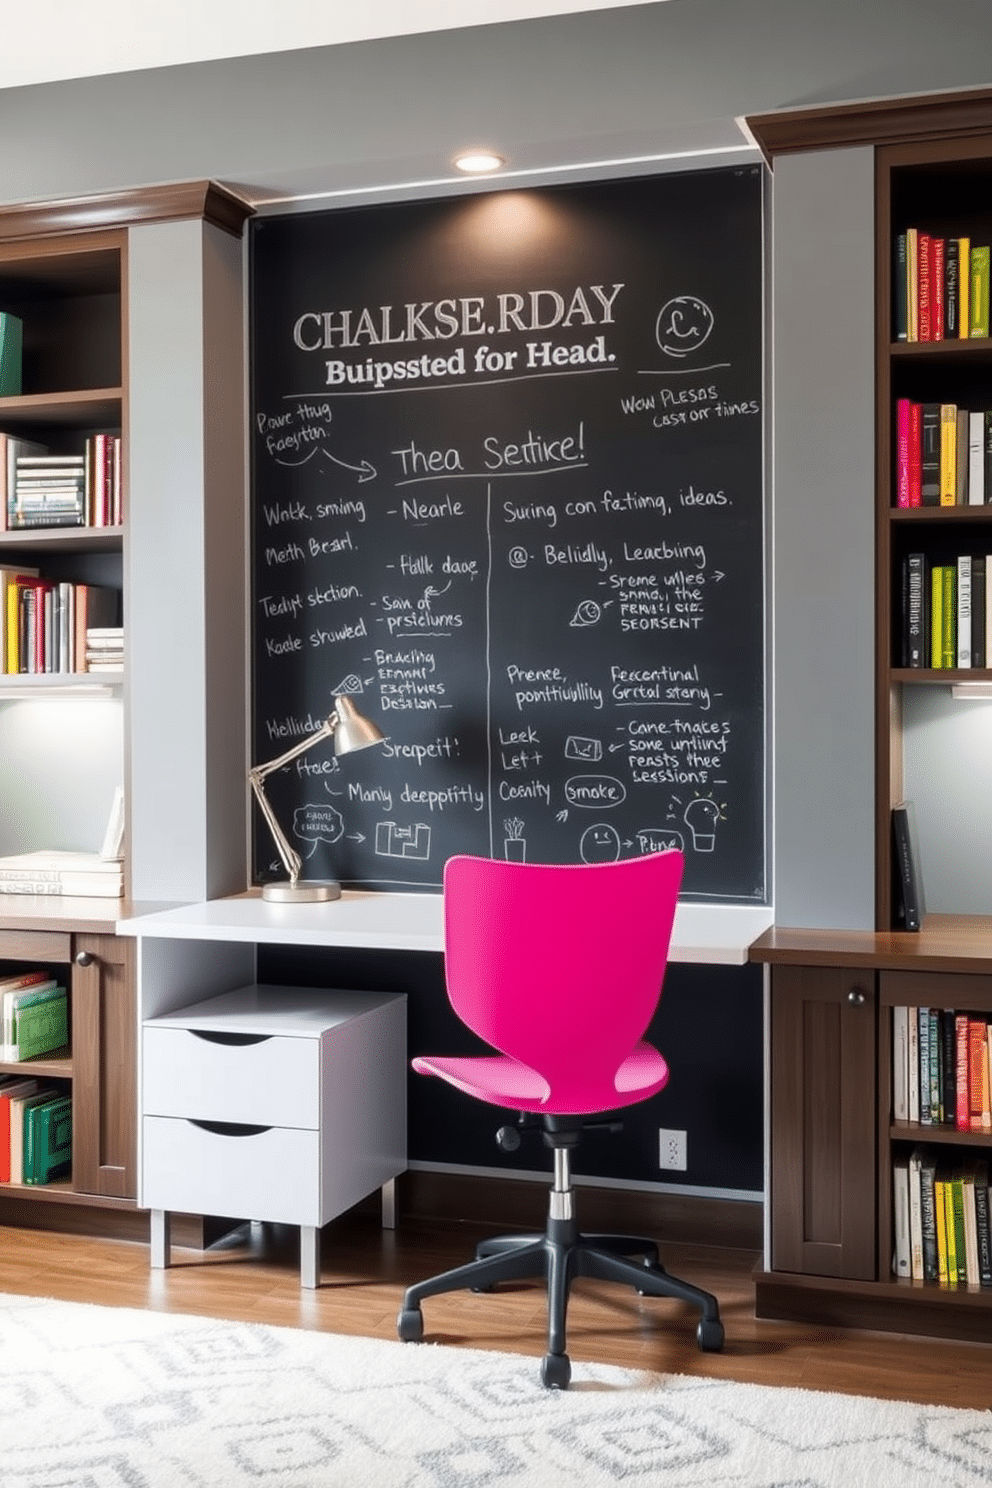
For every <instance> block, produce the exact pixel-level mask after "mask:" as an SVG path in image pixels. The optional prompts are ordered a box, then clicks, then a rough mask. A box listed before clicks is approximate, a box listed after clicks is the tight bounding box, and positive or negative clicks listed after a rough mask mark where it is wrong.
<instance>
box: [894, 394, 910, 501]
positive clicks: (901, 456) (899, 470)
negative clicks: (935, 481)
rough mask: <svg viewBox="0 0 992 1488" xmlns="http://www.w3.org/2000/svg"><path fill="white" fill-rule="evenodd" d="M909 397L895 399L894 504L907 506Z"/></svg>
mask: <svg viewBox="0 0 992 1488" xmlns="http://www.w3.org/2000/svg"><path fill="white" fill-rule="evenodd" d="M909 422H910V411H909V399H908V398H897V399H896V506H909Z"/></svg>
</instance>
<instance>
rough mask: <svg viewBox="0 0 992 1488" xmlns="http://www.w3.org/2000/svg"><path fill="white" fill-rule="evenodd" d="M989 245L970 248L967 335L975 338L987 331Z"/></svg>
mask: <svg viewBox="0 0 992 1488" xmlns="http://www.w3.org/2000/svg"><path fill="white" fill-rule="evenodd" d="M989 257H990V254H989V247H988V245H984V246H979V247H973V248H972V250H971V274H970V280H971V294H970V303H969V310H968V335H969V336H970V337H971V338H972V339H975V338H976V337H977V338H981V337H983V336H987V335H988V333H989Z"/></svg>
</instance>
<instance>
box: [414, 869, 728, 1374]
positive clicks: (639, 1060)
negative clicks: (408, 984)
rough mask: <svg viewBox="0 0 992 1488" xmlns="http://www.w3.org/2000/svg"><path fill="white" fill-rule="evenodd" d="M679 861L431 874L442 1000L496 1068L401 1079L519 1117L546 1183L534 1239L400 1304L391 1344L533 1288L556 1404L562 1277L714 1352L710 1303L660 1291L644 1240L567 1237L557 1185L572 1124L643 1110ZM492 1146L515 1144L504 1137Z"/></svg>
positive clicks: (655, 1085)
mask: <svg viewBox="0 0 992 1488" xmlns="http://www.w3.org/2000/svg"><path fill="white" fill-rule="evenodd" d="M683 862H684V860H683V857H682V854H681V853H680V852H663V853H654V854H651V855H650V856H648V857H643V858H631V859H626V860H624V861H622V862H619V863H603V864H589V865H580V866H563V867H558V866H552V865H543V864H531V863H504V862H498V861H495V860H492V859H488V858H474V857H455V858H451V859H450V860H449V861H448V863H447V864H446V866H445V872H444V922H445V975H446V979H447V987H448V997H449V999H450V1001H451V1005H452V1007H453V1008H454V1010H455V1012H456V1013H457V1014H458V1016H459V1017H460V1018H461V1020H462V1022H463V1023H466V1024H467V1025H468V1027H469V1028H471V1029H472V1030H473V1032H475V1033H477V1034H478V1035H479V1036H480V1037H481V1038H483V1039H485V1040H486V1042H487V1043H488V1044H490V1045H491V1046H492V1047H493V1048H494V1049H497V1050H499V1053H498V1054H486V1055H482V1056H476V1057H470V1058H450V1059H449V1058H444V1057H440V1056H433V1055H428V1056H423V1057H420V1058H417V1059H414V1061H413V1067H414V1069H415V1070H417V1071H418V1072H419V1073H420V1074H425V1075H437V1076H439V1077H440V1078H441V1079H442V1080H446V1081H447V1082H448V1083H449V1084H450V1085H454V1086H455V1087H456V1088H457V1089H458V1090H462V1091H464V1092H465V1093H466V1094H467V1095H471V1096H474V1097H475V1098H476V1099H477V1100H482V1101H487V1102H488V1103H489V1104H490V1105H494V1106H503V1107H506V1108H508V1109H509V1110H512V1111H516V1112H518V1113H520V1119H519V1124H520V1125H532V1124H540V1125H542V1126H543V1138H544V1142H545V1143H546V1145H547V1146H548V1147H550V1148H551V1149H552V1150H553V1152H554V1184H553V1187H552V1189H551V1196H550V1205H549V1211H548V1221H547V1228H546V1230H545V1233H544V1235H540V1236H537V1235H502V1236H499V1237H497V1238H494V1239H491V1240H484V1241H482V1243H481V1244H480V1245H479V1246H478V1247H477V1249H476V1256H475V1260H474V1261H470V1262H469V1263H468V1264H467V1265H464V1266H458V1267H456V1268H455V1269H454V1270H453V1271H445V1272H444V1273H442V1274H441V1275H439V1276H434V1277H431V1278H430V1279H429V1280H427V1281H421V1282H418V1283H416V1284H415V1285H414V1286H411V1287H408V1288H407V1289H406V1292H405V1293H404V1295H403V1302H402V1305H401V1307H400V1312H399V1316H398V1318H397V1322H396V1326H397V1332H398V1333H399V1336H400V1338H401V1339H403V1340H404V1342H419V1341H420V1339H421V1338H423V1334H424V1319H423V1313H422V1312H421V1309H420V1303H421V1300H422V1299H423V1298H424V1297H431V1296H436V1295H437V1294H438V1293H440V1292H452V1291H458V1290H460V1289H461V1288H462V1287H470V1288H472V1289H473V1290H475V1291H486V1290H488V1289H489V1288H490V1287H492V1286H494V1285H495V1284H496V1283H497V1282H501V1281H515V1280H521V1279H523V1278H525V1277H536V1276H544V1277H545V1278H546V1281H547V1288H548V1352H547V1354H546V1355H545V1357H544V1360H543V1363H542V1366H541V1379H542V1381H543V1383H544V1384H545V1385H547V1386H550V1387H552V1388H557V1389H566V1388H567V1386H568V1382H569V1379H570V1378H571V1365H570V1363H569V1359H568V1355H567V1353H566V1352H565V1313H566V1310H567V1307H568V1291H569V1286H570V1284H571V1282H572V1280H573V1278H574V1277H576V1276H593V1277H598V1278H600V1279H601V1280H604V1281H618V1282H626V1283H627V1284H628V1285H630V1286H633V1287H635V1288H636V1289H637V1291H638V1292H640V1293H642V1294H645V1295H647V1296H652V1297H678V1298H681V1299H682V1300H683V1301H685V1302H690V1303H692V1304H693V1305H694V1306H696V1307H698V1308H700V1309H701V1312H702V1317H701V1319H700V1321H699V1324H698V1327H697V1330H696V1337H697V1340H698V1343H699V1347H700V1348H701V1349H705V1350H707V1351H710V1350H719V1349H720V1348H722V1346H723V1324H722V1323H721V1322H720V1312H719V1308H718V1305H717V1301H716V1298H715V1297H712V1296H711V1295H710V1294H709V1293H708V1292H704V1291H701V1290H700V1289H699V1288H698V1287H694V1286H690V1285H689V1283H687V1282H684V1281H679V1280H677V1279H676V1278H675V1277H674V1276H669V1275H668V1273H667V1272H666V1271H665V1269H664V1267H663V1266H662V1265H661V1263H660V1260H659V1256H658V1247H657V1245H656V1244H655V1242H654V1241H653V1240H646V1239H642V1238H639V1237H637V1236H633V1235H591V1236H584V1235H582V1234H580V1233H579V1229H578V1224H577V1221H576V1217H575V1203H574V1193H573V1189H572V1183H571V1172H570V1156H571V1150H572V1148H573V1147H575V1146H576V1145H577V1143H578V1141H579V1136H580V1132H581V1130H582V1127H583V1125H584V1124H585V1125H590V1126H592V1125H603V1124H607V1125H615V1124H614V1123H598V1122H588V1123H584V1121H583V1118H584V1117H586V1116H595V1115H601V1114H603V1113H605V1112H609V1111H615V1110H617V1109H618V1108H619V1107H622V1106H630V1105H634V1104H635V1103H636V1102H638V1101H643V1100H647V1098H648V1097H649V1096H652V1095H654V1094H655V1093H656V1092H657V1091H659V1090H661V1089H662V1088H663V1087H664V1086H665V1085H666V1084H667V1082H668V1066H667V1064H666V1063H665V1061H664V1059H663V1058H662V1056H661V1055H660V1054H659V1053H658V1051H657V1050H656V1049H654V1048H653V1047H652V1046H651V1045H650V1044H647V1043H645V1042H644V1041H643V1037H642V1036H643V1034H644V1032H645V1030H646V1028H647V1026H648V1024H649V1022H650V1021H651V1017H652V1014H653V1013H654V1010H655V1007H656V1006H657V1004H658V999H659V997H660V996H661V984H662V980H663V978H664V974H665V966H666V964H667V961H668V946H669V941H670V939H671V934H672V922H673V920H674V918H675V905H676V900H677V898H678V892H679V886H680V884H681V881H682V869H683ZM538 1117H539V1118H540V1122H538V1121H537V1118H538ZM498 1140H500V1142H501V1145H504V1146H507V1147H515V1146H517V1145H519V1137H518V1134H517V1131H516V1129H515V1128H514V1127H508V1128H503V1130H502V1132H501V1133H500V1137H499V1138H498ZM633 1256H638V1257H640V1258H641V1259H640V1260H637V1261H635V1260H633V1259H630V1257H633Z"/></svg>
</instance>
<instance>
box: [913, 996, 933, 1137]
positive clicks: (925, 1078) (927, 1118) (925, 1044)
mask: <svg viewBox="0 0 992 1488" xmlns="http://www.w3.org/2000/svg"><path fill="white" fill-rule="evenodd" d="M916 1022H917V1027H918V1034H917V1040H918V1042H917V1047H918V1048H919V1051H920V1124H921V1125H922V1126H932V1125H933V1116H932V1114H931V1107H930V1009H929V1008H928V1007H919V1008H917V1009H916Z"/></svg>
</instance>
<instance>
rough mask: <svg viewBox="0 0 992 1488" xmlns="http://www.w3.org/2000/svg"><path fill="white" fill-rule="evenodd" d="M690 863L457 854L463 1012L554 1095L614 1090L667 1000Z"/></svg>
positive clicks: (448, 890) (452, 957) (455, 1001)
mask: <svg viewBox="0 0 992 1488" xmlns="http://www.w3.org/2000/svg"><path fill="white" fill-rule="evenodd" d="M683 866H684V859H683V856H682V853H681V852H678V851H670V852H663V853H652V854H650V855H648V856H646V857H642V858H627V859H624V860H622V861H621V862H615V863H596V864H580V865H551V864H538V863H506V862H501V861H497V860H495V859H490V858H476V857H468V856H459V857H453V858H450V859H449V861H448V863H447V864H446V866H445V871H444V918H445V975H446V978H447V987H448V996H449V999H450V1001H451V1005H452V1007H453V1008H454V1010H455V1012H456V1013H457V1014H458V1016H459V1018H461V1020H462V1022H463V1023H466V1024H467V1025H468V1027H469V1028H471V1029H472V1030H473V1031H474V1032H475V1033H477V1034H478V1035H479V1037H480V1038H483V1039H485V1040H486V1042H487V1043H489V1044H491V1045H492V1046H493V1047H494V1048H496V1049H498V1050H499V1051H500V1052H501V1053H503V1054H509V1055H510V1056H512V1057H513V1058H515V1059H519V1060H521V1061H522V1062H523V1063H524V1064H527V1065H529V1066H530V1067H531V1068H532V1069H535V1070H537V1071H538V1072H539V1073H540V1074H541V1075H542V1076H543V1077H544V1079H545V1080H546V1081H547V1082H548V1084H549V1086H550V1088H551V1090H552V1091H556V1090H558V1091H560V1090H562V1089H567V1088H568V1086H569V1084H570V1083H575V1084H577V1085H581V1086H589V1087H592V1086H602V1085H603V1084H604V1083H605V1082H612V1080H613V1076H614V1075H615V1074H616V1071H617V1070H618V1068H619V1067H620V1065H621V1064H622V1063H623V1061H624V1059H626V1058H627V1056H628V1055H629V1054H630V1052H631V1050H632V1049H633V1048H634V1047H635V1045H636V1044H637V1043H638V1041H639V1040H640V1039H641V1038H642V1036H643V1034H644V1032H645V1030H646V1028H647V1026H648V1023H649V1022H650V1020H651V1016H652V1014H653V1013H654V1010H655V1007H656V1006H657V1003H658V999H659V997H660V996H661V986H662V981H663V979H664V974H665V967H666V964H667V961H668V948H669V942H670V940H671V934H672V922H673V920H674V917H675V907H676V901H677V898H678V892H679V887H680V885H681V882H682V870H683Z"/></svg>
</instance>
